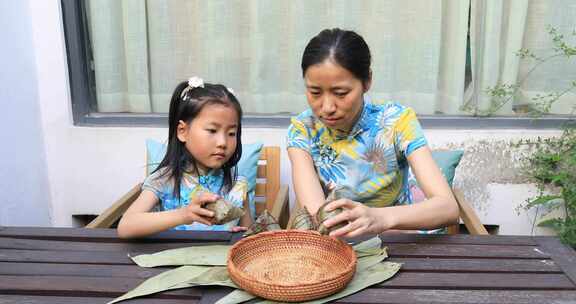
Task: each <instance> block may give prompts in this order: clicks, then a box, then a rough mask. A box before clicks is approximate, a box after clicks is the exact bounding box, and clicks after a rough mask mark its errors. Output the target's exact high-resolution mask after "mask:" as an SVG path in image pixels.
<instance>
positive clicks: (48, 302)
mask: <svg viewBox="0 0 576 304" xmlns="http://www.w3.org/2000/svg"><path fill="white" fill-rule="evenodd" d="M112 300H114V298H108V297H61V296H33V295H1V296H0V304H23V303H26V304H78V303H82V304H105V303H108V302H110V301H112ZM126 303H130V304H136V303H141V304H196V303H200V300H198V299H158V298H154V299H152V298H138V299H135V300H131V301H130V302H126Z"/></svg>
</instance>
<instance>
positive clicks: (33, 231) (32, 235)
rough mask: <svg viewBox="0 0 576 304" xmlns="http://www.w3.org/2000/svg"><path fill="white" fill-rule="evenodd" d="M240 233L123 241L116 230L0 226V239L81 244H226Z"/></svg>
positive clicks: (169, 234) (172, 234)
mask: <svg viewBox="0 0 576 304" xmlns="http://www.w3.org/2000/svg"><path fill="white" fill-rule="evenodd" d="M238 234H240V235H241V233H231V232H227V231H212V232H210V233H205V232H204V231H177V230H171V231H164V232H160V233H157V234H154V235H151V236H147V237H144V238H139V239H131V240H123V239H119V238H118V234H117V232H116V229H102V228H98V229H86V228H68V227H3V226H0V237H11V238H25V239H38V240H62V241H74V240H80V241H83V242H117V243H120V242H122V243H124V242H137V243H142V242H148V243H151V242H162V243H169V242H196V241H205V242H212V241H215V242H228V241H230V240H231V239H232V237H233V236H235V235H238Z"/></svg>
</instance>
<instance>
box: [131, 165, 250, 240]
mask: <svg viewBox="0 0 576 304" xmlns="http://www.w3.org/2000/svg"><path fill="white" fill-rule="evenodd" d="M163 172H164V170H163V169H160V170H158V171H156V172H154V173H152V174H151V175H149V176H148V177H147V178H146V179H145V180H144V183H143V185H142V190H150V191H152V192H153V193H154V194H155V195H156V197H158V199H159V200H160V206H159V207H160V208H159V209H160V211H167V210H175V209H179V208H182V207H184V206H188V204H189V203H190V200H191V199H192V198H193V197H194V196H195V195H198V194H200V193H202V192H211V193H216V194H218V195H220V196H222V197H223V198H224V199H226V200H228V201H229V202H231V203H232V204H234V205H235V206H236V207H240V208H243V202H244V200H245V199H246V195H247V190H248V182H247V180H246V178H245V177H243V176H238V177H237V178H236V182H235V183H234V185H233V186H232V188H231V190H230V191H229V192H228V193H224V192H223V191H222V185H223V184H224V172H223V171H222V170H221V169H220V170H211V171H210V172H208V173H207V174H206V175H202V176H199V177H197V176H194V175H191V174H186V173H185V174H184V175H183V176H182V181H181V185H180V199H178V198H176V197H175V196H174V195H173V192H174V188H173V187H174V182H173V181H172V180H171V179H168V177H167V176H162V175H163V174H162V173H163ZM250 209H251V210H250V213H253V210H252V209H254V207H253V206H250ZM247 212H248V211H247ZM239 221H240V220H239V219H238V220H235V221H231V222H229V223H226V224H223V225H212V226H208V225H204V224H202V223H192V224H190V225H180V226H176V227H174V228H173V229H175V230H213V231H228V230H230V228H232V227H234V226H238V222H239Z"/></svg>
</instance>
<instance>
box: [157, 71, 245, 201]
mask: <svg viewBox="0 0 576 304" xmlns="http://www.w3.org/2000/svg"><path fill="white" fill-rule="evenodd" d="M209 104H220V105H225V106H231V107H232V108H233V109H234V110H236V113H237V114H238V130H237V132H236V150H235V151H234V154H232V156H231V157H230V159H229V160H228V161H227V162H226V163H225V164H224V165H223V166H222V170H223V171H224V184H223V185H222V187H223V190H224V191H225V192H228V191H230V189H231V188H232V183H233V180H235V179H236V176H237V169H236V164H237V163H238V161H239V160H240V156H242V141H241V135H242V134H241V131H242V108H241V107H240V103H239V102H238V99H236V97H235V96H234V94H232V93H231V92H230V91H228V89H227V88H226V87H225V86H223V85H221V84H209V83H205V84H204V87H194V88H192V87H190V86H188V82H187V81H184V82H181V83H180V84H178V86H177V87H176V89H174V93H172V99H171V100H170V111H169V113H168V124H169V126H168V148H167V150H166V155H165V156H164V158H163V159H162V161H161V162H160V164H159V165H158V168H157V169H156V170H154V172H156V171H158V170H160V169H162V168H166V169H168V170H164V171H163V172H162V175H167V176H168V178H170V179H173V181H174V196H175V197H176V198H178V199H179V198H180V183H181V181H182V176H183V174H184V173H185V172H187V171H186V170H189V168H190V166H192V168H193V170H194V171H195V173H196V175H199V174H200V173H199V171H198V166H197V164H196V160H195V159H194V157H193V156H192V155H191V154H190V152H188V150H187V149H186V146H185V145H184V143H182V142H181V141H180V140H179V139H178V123H179V121H183V122H186V123H187V124H189V123H190V122H191V121H192V120H194V118H196V116H198V114H199V113H200V111H202V109H203V108H204V107H205V106H206V105H209Z"/></svg>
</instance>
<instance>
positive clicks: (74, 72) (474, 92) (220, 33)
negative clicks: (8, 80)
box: [62, 0, 576, 127]
mask: <svg viewBox="0 0 576 304" xmlns="http://www.w3.org/2000/svg"><path fill="white" fill-rule="evenodd" d="M62 7H63V15H64V23H65V34H66V41H67V49H68V60H69V69H70V80H71V86H72V99H73V109H74V117H75V123H77V124H104V125H159V124H164V123H165V120H166V112H167V110H168V105H169V100H170V95H171V93H172V90H173V88H174V87H175V86H176V84H177V83H178V82H179V81H182V80H185V79H187V78H188V77H190V76H192V75H198V76H200V77H202V78H204V79H205V80H206V81H208V82H218V83H224V84H226V85H227V86H229V87H231V88H233V89H234V91H235V92H236V94H237V96H238V98H239V100H240V101H241V103H242V106H243V109H244V111H245V113H246V117H247V123H245V125H247V126H279V127H285V126H287V124H288V121H289V117H290V116H291V115H293V114H294V113H298V112H300V111H302V110H303V109H305V108H306V99H305V97H304V87H303V81H302V76H301V71H300V58H301V54H302V50H303V49H304V46H305V45H306V43H307V41H308V40H309V39H310V38H311V37H313V36H314V35H316V34H317V33H318V32H319V31H320V30H322V29H324V28H332V27H341V28H346V29H353V30H355V31H357V32H359V33H360V34H361V35H362V36H363V37H364V38H365V39H366V40H367V42H368V44H369V46H370V49H371V51H372V56H373V75H374V82H373V85H372V89H371V90H370V92H369V94H370V97H371V98H373V99H391V100H398V101H400V102H401V103H403V104H406V105H409V106H411V107H413V108H415V110H416V111H417V112H418V113H419V115H420V116H421V119H422V121H423V124H424V125H425V126H448V127H454V126H467V127H470V126H480V127H482V126H488V127H518V126H526V127H530V126H532V127H546V126H550V127H555V126H559V125H560V124H561V123H562V121H563V119H565V118H566V116H567V115H566V114H569V113H571V111H572V110H573V106H574V104H575V103H574V100H575V99H576V96H575V95H574V92H567V93H566V94H565V95H564V96H563V99H562V100H560V102H558V103H556V104H555V106H554V107H553V108H552V109H551V114H553V115H549V116H546V117H543V118H540V119H538V120H536V121H535V120H533V119H531V118H526V117H524V116H523V115H524V113H523V112H525V110H526V109H527V108H530V106H531V103H532V101H531V98H532V97H534V96H537V95H538V94H543V93H545V92H551V91H562V90H565V89H566V88H568V87H569V85H571V81H575V80H576V66H575V65H574V61H575V60H574V59H572V60H568V62H563V63H562V62H559V63H552V64H548V65H547V66H544V65H542V69H541V70H542V74H536V73H533V74H531V75H530V78H529V79H528V80H526V81H525V82H523V85H522V87H521V88H520V90H519V92H518V94H516V95H515V97H514V100H511V101H510V102H508V103H506V104H505V105H504V106H502V107H499V108H498V109H497V110H496V111H494V115H493V116H491V117H489V118H482V117H478V115H479V114H482V113H483V111H486V110H491V109H494V104H493V103H492V101H491V98H490V96H488V94H487V93H486V88H489V87H495V86H498V85H501V84H506V83H515V82H516V81H517V80H520V79H522V77H523V75H525V74H526V73H528V71H530V69H531V66H533V65H534V62H530V61H529V60H520V58H519V57H518V56H516V52H517V51H518V50H519V49H521V48H523V47H525V48H530V49H533V50H535V51H539V52H540V51H541V52H543V53H545V52H546V51H547V50H549V49H550V48H551V47H552V46H553V45H552V44H551V43H550V37H549V35H548V34H546V31H545V25H546V24H552V25H553V26H555V27H556V28H557V29H558V30H559V31H560V32H568V33H569V32H571V31H572V30H573V28H574V26H575V24H574V23H573V21H572V20H575V19H576V18H575V17H576V6H575V5H574V4H572V3H571V1H570V0H563V1H558V2H554V4H550V3H549V2H547V1H535V0H533V1H529V2H521V3H520V2H512V1H510V2H508V1H506V2H499V1H494V2H491V1H481V0H471V1H426V0H421V1H381V0H367V1H349V0H339V1H328V0H325V1H308V0H295V1H258V0H250V1H225V0H212V1H201V0H198V1H190V0H171V1H130V0H122V1H117V0H81V1H75V0H62ZM570 38H573V37H570ZM543 56H545V55H543ZM558 59H562V58H558ZM564 59H566V58H564ZM565 61H566V60H565ZM464 107H466V108H467V109H464Z"/></svg>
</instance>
